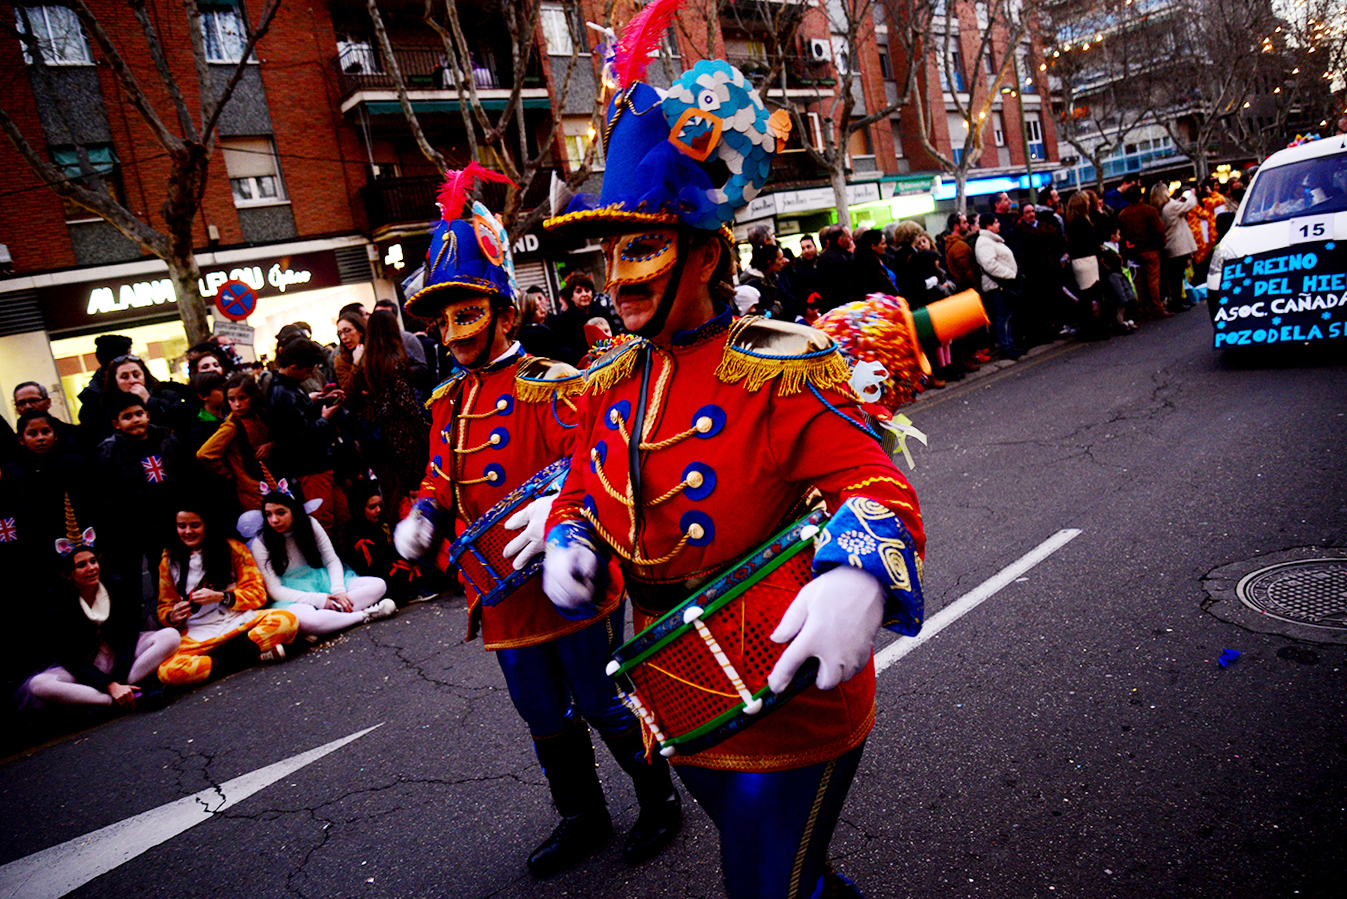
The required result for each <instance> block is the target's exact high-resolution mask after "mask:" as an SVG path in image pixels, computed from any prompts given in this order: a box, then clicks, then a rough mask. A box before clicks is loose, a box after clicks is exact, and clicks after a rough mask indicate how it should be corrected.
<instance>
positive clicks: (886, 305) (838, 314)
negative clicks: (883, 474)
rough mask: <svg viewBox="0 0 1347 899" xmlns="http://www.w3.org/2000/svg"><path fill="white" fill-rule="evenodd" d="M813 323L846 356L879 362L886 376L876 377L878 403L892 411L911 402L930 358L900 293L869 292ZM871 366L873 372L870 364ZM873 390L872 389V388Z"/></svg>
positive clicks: (927, 370) (854, 362) (851, 359)
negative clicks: (893, 295)
mask: <svg viewBox="0 0 1347 899" xmlns="http://www.w3.org/2000/svg"><path fill="white" fill-rule="evenodd" d="M814 327H816V328H818V329H819V330H821V331H823V332H824V333H826V334H827V335H828V336H830V337H831V338H832V339H833V340H834V341H836V343H837V346H838V349H840V350H841V351H842V355H843V356H844V357H846V359H847V362H848V363H850V364H851V365H853V366H855V365H857V364H858V363H862V362H877V363H879V365H880V366H882V370H883V371H884V372H885V373H886V375H887V376H886V377H885V378H883V379H882V380H881V381H879V383H878V385H877V386H878V387H879V395H878V398H877V400H876V402H877V404H878V405H880V406H882V407H884V408H885V409H888V410H890V411H892V410H894V409H896V408H898V407H899V406H902V405H905V404H907V403H910V402H912V400H913V399H915V398H916V395H917V394H918V393H920V392H921V388H920V385H921V378H922V375H924V374H930V363H929V362H928V361H927V360H926V356H925V354H923V353H922V351H921V346H920V344H919V343H918V341H917V329H916V325H915V324H914V322H913V319H912V313H911V311H910V310H909V309H908V306H907V301H906V300H904V299H903V298H902V297H891V296H884V295H883V294H877V293H875V294H871V295H870V296H868V297H866V298H865V299H864V300H861V301H859V302H855V303H846V304H844V305H841V306H838V307H837V308H836V309H833V310H832V311H830V312H828V313H827V314H825V315H824V316H822V317H821V318H819V320H818V321H817V322H815V323H814ZM869 371H871V372H872V373H875V374H877V372H875V370H874V369H873V368H870V369H869ZM872 395H873V394H872Z"/></svg>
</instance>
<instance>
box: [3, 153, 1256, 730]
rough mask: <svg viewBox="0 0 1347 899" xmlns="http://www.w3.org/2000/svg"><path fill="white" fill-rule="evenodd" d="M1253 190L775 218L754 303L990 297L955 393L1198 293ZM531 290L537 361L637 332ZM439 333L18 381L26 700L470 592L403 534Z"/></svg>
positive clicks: (251, 649) (423, 454) (132, 702)
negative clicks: (156, 369)
mask: <svg viewBox="0 0 1347 899" xmlns="http://www.w3.org/2000/svg"><path fill="white" fill-rule="evenodd" d="M1242 194H1243V186H1242V184H1241V182H1240V181H1239V180H1238V179H1232V180H1231V181H1229V182H1227V183H1225V184H1221V183H1218V182H1217V181H1216V180H1215V179H1214V178H1208V179H1206V180H1204V181H1203V182H1202V183H1201V184H1198V185H1195V186H1194V187H1193V188H1191V189H1188V190H1184V191H1181V192H1179V193H1178V194H1175V195H1172V194H1171V193H1170V190H1169V187H1168V185H1167V184H1166V183H1157V184H1154V185H1153V186H1151V187H1150V188H1149V189H1143V185H1142V183H1141V181H1140V179H1139V178H1138V177H1136V176H1129V177H1126V178H1124V179H1123V182H1122V183H1121V184H1120V185H1118V186H1117V187H1116V188H1114V189H1111V190H1109V191H1107V192H1106V193H1105V194H1104V195H1103V196H1099V195H1097V194H1096V193H1095V192H1094V191H1093V190H1081V191H1077V192H1076V193H1074V194H1072V195H1071V196H1070V197H1068V198H1067V200H1066V201H1065V202H1063V201H1062V199H1061V197H1060V196H1059V194H1058V191H1057V190H1055V189H1053V188H1046V189H1044V190H1043V191H1041V192H1040V193H1039V194H1038V196H1037V198H1036V199H1037V202H1036V203H1030V202H1024V203H1021V204H1019V205H1018V207H1017V206H1016V205H1015V204H1014V203H1013V202H1012V201H1011V198H1010V197H1009V196H1007V195H1006V194H999V195H997V196H995V197H994V199H993V203H992V206H991V208H989V209H987V210H986V211H984V212H982V213H980V214H978V213H972V212H970V213H968V214H964V213H958V212H956V213H953V214H951V215H950V216H949V217H948V220H947V222H946V226H947V227H946V229H945V230H944V231H943V232H942V233H940V234H938V235H931V234H928V233H926V231H924V230H923V228H922V227H921V225H920V224H917V223H915V222H912V221H900V222H893V223H890V224H888V225H885V226H884V227H883V228H882V229H881V228H868V229H861V230H859V231H858V232H857V233H855V234H853V233H852V232H851V230H850V229H849V228H847V227H844V226H841V225H833V226H830V227H827V228H824V229H823V230H822V231H821V232H819V234H818V235H817V239H815V237H814V236H813V235H805V236H804V237H802V238H801V239H800V241H799V247H800V252H799V254H798V255H796V254H794V253H792V252H791V250H789V249H787V248H785V247H782V246H780V245H778V243H777V241H776V239H775V236H774V235H773V234H772V233H771V231H770V229H768V228H766V227H763V226H759V227H756V228H754V229H752V230H751V231H750V232H749V234H748V242H749V245H750V248H751V250H750V255H749V258H748V261H747V264H746V265H745V266H744V267H743V268H742V270H741V271H740V272H739V276H738V284H739V286H738V293H737V294H736V298H735V302H736V305H737V306H738V311H739V312H740V313H750V312H752V313H758V314H766V315H771V316H774V317H779V318H785V319H787V320H790V321H802V322H813V321H815V320H816V319H817V318H818V317H819V316H820V315H822V314H824V313H827V312H828V311H829V310H831V309H834V308H836V307H838V306H840V305H842V304H845V303H849V302H852V301H856V300H861V299H863V298H865V297H866V296H868V295H869V294H872V293H883V294H891V295H899V296H902V297H904V298H905V299H906V300H907V302H908V304H909V305H910V306H911V307H913V308H918V307H922V306H925V305H927V304H929V303H931V302H934V301H936V300H938V299H940V298H942V297H946V296H950V295H952V294H954V293H956V292H960V291H965V290H974V291H977V292H978V294H979V295H980V296H981V298H982V301H983V303H984V305H985V307H986V311H987V314H988V319H989V320H990V321H991V322H992V326H991V327H990V328H989V329H986V330H985V331H984V332H982V333H980V334H973V335H970V336H968V337H966V338H962V339H960V340H957V341H954V342H953V343H952V344H945V345H935V346H926V347H924V349H925V351H926V353H927V355H928V357H929V358H930V359H931V361H932V364H933V366H934V374H933V376H932V377H930V378H929V379H928V381H927V383H926V386H927V387H931V388H939V387H943V386H945V383H946V381H948V380H951V379H959V378H962V377H964V375H965V373H966V372H970V371H975V370H977V369H978V367H979V366H980V365H981V364H982V363H985V362H987V361H989V360H990V359H992V358H994V357H995V356H1000V357H1002V358H1008V359H1015V358H1018V357H1019V356H1020V355H1021V354H1022V353H1023V352H1024V351H1025V350H1027V349H1028V348H1030V347H1032V346H1034V345H1035V344H1039V343H1043V342H1046V341H1051V340H1055V339H1058V338H1060V337H1063V336H1074V337H1076V338H1078V339H1090V340H1094V339H1105V338H1108V337H1110V336H1112V335H1120V334H1129V333H1131V332H1132V331H1135V330H1136V328H1137V323H1138V322H1142V321H1146V320H1150V319H1159V318H1165V317H1169V316H1171V315H1174V314H1175V313H1177V312H1180V311H1182V310H1184V309H1187V308H1190V307H1191V306H1192V305H1193V304H1194V303H1195V302H1196V300H1197V298H1198V297H1200V296H1201V289H1200V288H1198V289H1194V288H1193V287H1190V286H1189V281H1190V280H1191V281H1192V282H1193V283H1196V284H1199V285H1200V284H1202V283H1204V281H1205V269H1206V265H1207V261H1208V259H1209V258H1210V255H1211V251H1212V249H1213V248H1214V246H1215V244H1216V242H1217V239H1218V235H1217V225H1216V219H1217V215H1218V213H1220V212H1221V211H1233V210H1234V209H1235V208H1237V206H1238V203H1239V200H1240V198H1241V197H1242ZM518 305H519V309H520V313H521V314H520V316H519V321H520V327H519V332H518V337H519V340H520V342H521V344H522V345H523V347H524V349H525V350H526V351H528V352H529V353H532V354H533V355H537V356H544V357H549V358H553V359H558V360H561V361H564V362H569V363H572V364H576V365H584V364H587V362H588V361H589V360H590V359H591V358H592V357H593V354H594V352H596V351H597V349H598V348H601V347H602V346H603V345H604V341H607V340H609V339H611V338H612V337H613V336H614V335H615V334H620V333H621V331H622V325H621V320H620V318H619V317H618V315H617V313H616V311H615V309H614V307H613V304H612V303H611V302H610V301H609V299H608V297H607V296H605V295H604V294H602V293H599V292H597V291H596V290H595V285H594V281H593V280H592V278H591V277H590V276H589V275H588V274H586V273H585V272H583V271H579V270H577V271H573V272H572V273H570V275H569V276H568V277H567V279H566V283H565V286H564V287H563V289H562V290H561V292H560V295H559V303H558V308H557V309H556V310H555V311H554V310H553V309H552V308H551V304H550V303H549V301H548V296H547V293H546V291H544V290H543V289H542V288H539V287H533V288H529V289H528V290H527V291H525V292H524V293H523V295H522V296H521V297H519V298H518ZM404 325H405V326H409V327H412V328H414V329H416V331H415V333H413V331H410V330H407V327H405V326H404ZM436 327H437V326H436V325H435V324H434V323H419V322H415V321H413V320H410V319H408V320H406V321H405V322H404V321H403V320H401V319H400V318H399V315H398V311H397V307H396V305H395V304H394V303H393V302H392V301H389V300H382V301H380V302H379V303H377V304H376V307H375V309H374V311H373V312H372V313H369V314H367V313H366V311H365V310H364V308H363V307H362V306H360V305H359V304H354V305H351V306H347V307H344V308H342V309H340V310H339V311H338V312H337V315H336V336H337V342H336V343H335V344H334V345H332V346H326V347H325V346H323V345H321V344H319V343H317V342H315V341H314V340H313V339H312V338H311V331H312V329H311V328H310V327H309V325H308V324H306V323H304V322H295V323H292V324H289V325H286V326H285V327H284V328H282V329H281V331H280V333H279V334H277V335H276V345H275V350H274V355H273V356H272V358H271V360H270V362H269V363H268V364H267V365H262V364H260V363H244V362H243V361H242V360H241V359H240V358H239V356H238V355H237V353H236V352H235V351H234V348H233V347H232V346H230V345H229V344H228V342H227V341H224V340H217V339H216V338H212V339H211V341H210V342H207V343H203V344H201V345H199V346H194V347H192V348H191V349H190V350H189V351H188V352H187V354H186V362H187V374H188V382H189V383H187V384H180V383H175V382H170V381H160V380H158V379H156V378H155V377H154V376H153V375H152V374H151V373H150V370H149V368H148V367H147V366H146V364H145V362H144V361H143V360H142V359H140V358H139V357H137V356H135V355H134V354H132V353H131V343H132V341H131V339H130V338H129V337H125V336H122V335H116V334H106V335H102V336H100V337H99V338H97V340H96V348H97V349H96V358H97V360H98V364H99V367H98V370H97V372H96V373H95V374H94V375H93V376H92V378H91V379H90V381H89V383H88V385H87V386H86V387H85V388H84V389H83V390H82V391H81V392H80V394H79V397H78V423H77V424H70V423H67V422H65V421H62V420H61V419H59V418H57V417H56V416H55V415H53V414H52V412H51V405H52V401H51V397H50V396H49V395H48V393H47V389H46V388H45V387H44V386H43V385H42V384H40V383H37V382H35V381H29V382H26V383H23V384H20V385H19V386H18V387H16V388H15V390H14V393H13V397H12V400H13V403H14V411H15V413H16V415H17V424H16V426H15V428H14V429H13V430H12V431H11V429H10V428H9V426H8V424H6V423H5V422H4V421H3V419H0V425H3V431H0V556H2V557H3V561H4V563H5V564H6V571H7V572H8V579H9V583H8V585H7V590H8V591H9V595H10V596H11V597H16V598H17V597H23V598H24V599H22V600H21V601H17V602H11V603H10V604H9V608H10V609H11V610H12V611H13V613H14V615H15V619H13V621H14V624H17V626H13V624H12V625H11V627H10V628H9V629H8V631H7V632H8V633H9V634H10V635H11V636H10V638H9V639H10V646H9V647H8V650H7V651H6V652H5V653H4V654H3V659H4V662H3V666H4V667H3V675H4V679H5V689H6V695H8V696H10V697H11V703H10V705H11V711H15V710H21V711H24V712H27V711H28V710H36V709H41V708H43V707H47V706H52V705H82V706H105V707H111V706H117V707H121V708H127V709H131V708H145V707H151V706H155V705H157V704H159V703H160V702H161V701H162V700H163V695H164V694H163V689H164V686H168V687H170V688H171V687H181V686H189V685H192V684H197V683H201V682H202V681H205V680H207V679H208V678H210V677H213V676H218V675H219V674H220V673H221V672H224V671H229V670H236V669H237V668H239V667H242V666H245V665H250V664H254V663H257V662H259V661H262V662H277V661H281V660H284V659H285V658H286V656H287V654H293V652H294V651H295V650H296V649H297V648H301V649H302V647H303V646H304V645H305V644H306V643H308V642H312V641H316V640H318V639H320V638H322V637H324V636H326V635H329V634H333V633H336V632H338V631H341V630H344V629H346V628H350V627H353V626H357V625H360V624H363V623H365V622H368V621H371V620H375V619H379V618H384V617H387V616H389V615H392V614H394V613H395V611H396V610H397V608H398V607H400V606H403V605H405V604H406V603H408V602H413V601H416V600H418V599H424V598H429V597H432V596H436V595H439V594H441V593H443V592H445V591H447V590H448V589H449V587H450V585H451V582H450V580H449V578H448V577H446V576H445V575H444V574H443V573H442V572H440V571H438V570H436V569H433V568H428V567H423V566H421V565H418V564H416V563H414V562H412V561H409V560H407V559H403V558H401V557H399V556H398V554H397V553H396V551H395V550H394V548H393V543H392V540H391V527H392V525H394V524H396V522H397V521H398V520H399V519H400V517H402V515H404V514H405V511H406V509H407V508H408V506H409V504H410V502H411V501H412V500H414V499H415V496H416V493H417V491H418V489H419V484H420V481H421V478H422V475H423V473H424V469H425V461H426V458H427V456H428V455H429V418H428V416H427V413H426V410H425V407H424V401H425V399H426V398H427V397H428V396H429V394H430V391H431V389H432V387H433V385H435V384H437V383H439V381H440V380H442V379H443V378H445V377H447V376H448V375H449V374H450V373H451V372H450V368H451V366H452V365H453V362H452V357H449V356H448V355H446V354H445V352H444V349H443V347H442V346H441V342H440V339H439V335H438V333H437V330H436Z"/></svg>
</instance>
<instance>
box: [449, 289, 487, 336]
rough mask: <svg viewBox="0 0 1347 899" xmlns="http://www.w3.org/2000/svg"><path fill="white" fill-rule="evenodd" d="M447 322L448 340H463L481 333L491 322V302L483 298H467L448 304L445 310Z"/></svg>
mask: <svg viewBox="0 0 1347 899" xmlns="http://www.w3.org/2000/svg"><path fill="white" fill-rule="evenodd" d="M445 315H446V317H447V318H448V320H449V333H448V335H447V339H448V340H463V339H464V338H467V337H472V336H474V335H476V334H480V333H482V331H484V330H485V329H486V326H487V325H488V324H489V323H490V322H491V300H489V299H488V298H487V297H484V296H475V297H469V298H467V299H465V300H460V301H458V302H455V303H451V304H449V308H448V309H446V310H445Z"/></svg>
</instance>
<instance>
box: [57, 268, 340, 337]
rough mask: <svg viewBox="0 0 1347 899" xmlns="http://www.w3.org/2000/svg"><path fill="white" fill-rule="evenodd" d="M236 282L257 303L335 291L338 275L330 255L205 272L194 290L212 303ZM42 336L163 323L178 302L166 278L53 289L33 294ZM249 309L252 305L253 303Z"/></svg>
mask: <svg viewBox="0 0 1347 899" xmlns="http://www.w3.org/2000/svg"><path fill="white" fill-rule="evenodd" d="M229 281H237V282H241V283H242V284H243V285H246V286H247V287H248V288H250V289H251V290H252V291H253V292H254V293H255V294H256V296H257V297H258V298H262V297H270V296H280V295H282V294H286V293H297V292H299V291H303V290H315V289H317V288H321V287H337V286H339V285H340V284H341V275H340V273H339V271H338V269H337V257H336V254H335V253H333V252H332V251H331V250H321V251H319V252H316V253H296V254H294V255H291V256H282V257H275V256H272V257H264V258H262V259H259V260H258V261H256V262H245V263H240V264H236V265H230V266H207V267H203V268H202V270H201V279H200V280H199V281H198V282H197V290H198V291H199V292H200V294H201V297H202V298H203V299H207V300H214V298H215V296H216V294H217V293H219V290H220V288H221V287H222V286H224V285H225V283H226V282H229ZM38 296H39V298H40V301H41V303H42V315H43V318H44V319H45V320H46V323H47V330H48V331H50V332H53V333H61V332H67V331H75V330H83V329H94V328H97V327H99V326H102V325H112V324H124V323H129V322H139V321H149V320H153V319H159V320H163V319H166V318H171V317H173V316H174V315H175V314H176V309H175V307H176V305H177V302H178V297H177V292H176V291H175V290H174V287H173V281H172V279H171V278H167V277H163V276H154V275H150V276H146V275H139V276H133V277H128V278H118V279H113V280H102V281H86V282H82V283H75V284H57V285H53V286H51V287H42V288H39V289H38ZM254 305H255V301H254Z"/></svg>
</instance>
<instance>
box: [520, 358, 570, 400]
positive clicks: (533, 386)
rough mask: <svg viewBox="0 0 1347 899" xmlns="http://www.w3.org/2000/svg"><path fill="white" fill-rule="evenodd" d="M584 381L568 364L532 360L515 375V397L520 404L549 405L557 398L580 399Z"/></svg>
mask: <svg viewBox="0 0 1347 899" xmlns="http://www.w3.org/2000/svg"><path fill="white" fill-rule="evenodd" d="M584 389H585V379H584V377H583V376H581V374H580V372H579V371H578V370H577V369H576V368H575V367H574V366H570V365H567V364H566V363H565V362H557V361H555V360H552V359H543V358H540V357H538V356H530V357H528V358H527V359H525V360H524V361H522V362H520V363H519V367H518V368H516V369H515V374H514V395H515V397H516V398H517V399H518V400H519V401H520V402H521V403H549V402H551V401H552V399H553V398H554V397H558V396H579V395H580V394H581V393H582V392H584Z"/></svg>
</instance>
